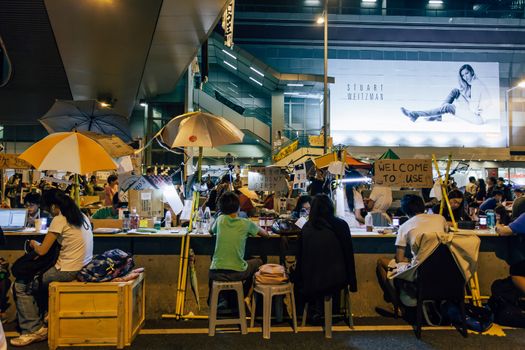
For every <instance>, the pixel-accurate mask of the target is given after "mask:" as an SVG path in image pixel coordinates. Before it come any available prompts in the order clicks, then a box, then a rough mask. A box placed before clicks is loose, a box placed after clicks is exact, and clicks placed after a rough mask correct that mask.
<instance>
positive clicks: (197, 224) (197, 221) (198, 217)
mask: <svg viewBox="0 0 525 350" xmlns="http://www.w3.org/2000/svg"><path fill="white" fill-rule="evenodd" d="M203 216H204V213H203V212H202V209H201V208H199V210H198V211H197V212H196V213H195V218H194V220H193V232H195V233H202V218H203Z"/></svg>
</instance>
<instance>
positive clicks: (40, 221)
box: [35, 219, 42, 232]
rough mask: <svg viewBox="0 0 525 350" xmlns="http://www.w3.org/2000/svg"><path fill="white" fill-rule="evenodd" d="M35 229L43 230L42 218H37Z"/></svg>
mask: <svg viewBox="0 0 525 350" xmlns="http://www.w3.org/2000/svg"><path fill="white" fill-rule="evenodd" d="M35 231H36V232H40V231H42V219H35Z"/></svg>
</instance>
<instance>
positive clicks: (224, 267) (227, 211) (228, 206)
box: [209, 191, 269, 291]
mask: <svg viewBox="0 0 525 350" xmlns="http://www.w3.org/2000/svg"><path fill="white" fill-rule="evenodd" d="M239 206H240V202H239V197H237V195H236V194H235V193H233V192H229V191H228V192H225V193H224V194H223V195H222V196H221V198H220V199H219V210H220V212H221V215H220V216H219V217H218V218H217V220H215V222H214V223H213V226H212V228H211V230H210V231H211V233H212V234H213V235H215V236H216V242H215V251H214V253H213V257H212V260H211V265H210V271H209V279H210V285H211V283H212V281H244V282H245V283H244V285H245V291H246V290H247V289H249V287H250V285H251V281H252V276H253V275H254V273H255V272H256V271H257V270H258V269H259V266H261V265H262V264H263V262H262V261H261V259H259V258H252V259H248V260H244V253H245V249H246V239H247V238H248V237H254V236H261V237H268V236H269V235H268V233H267V232H266V231H265V230H263V229H262V228H260V227H259V226H257V225H256V224H255V223H253V222H252V221H251V220H249V219H244V218H239V217H238V216H237V213H238V211H239Z"/></svg>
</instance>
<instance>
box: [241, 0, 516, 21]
mask: <svg viewBox="0 0 525 350" xmlns="http://www.w3.org/2000/svg"><path fill="white" fill-rule="evenodd" d="M319 3H320V4H322V2H319ZM454 5H455V8H447V5H444V6H443V8H433V7H424V6H420V7H413V8H395V7H389V6H387V7H381V6H380V5H379V4H378V5H376V6H373V5H370V6H345V5H344V4H342V1H339V2H338V4H336V5H335V6H334V5H333V2H332V4H329V6H328V13H329V14H343V15H383V16H431V17H483V18H525V9H524V6H525V2H524V1H521V2H518V3H515V4H514V5H510V4H509V5H508V6H509V8H499V9H491V8H483V7H480V8H478V9H473V8H472V5H471V4H470V6H469V4H467V2H465V3H464V4H463V5H459V1H458V3H456V0H455V1H454ZM461 6H463V7H464V8H463V9H460V8H459V7H461ZM503 6H504V5H500V7H503ZM235 9H236V11H238V12H274V13H275V12H285V13H311V14H320V13H322V12H323V6H322V5H319V6H308V5H288V4H286V5H275V4H262V3H261V2H254V3H250V1H242V2H241V1H239V2H237V3H236V4H235Z"/></svg>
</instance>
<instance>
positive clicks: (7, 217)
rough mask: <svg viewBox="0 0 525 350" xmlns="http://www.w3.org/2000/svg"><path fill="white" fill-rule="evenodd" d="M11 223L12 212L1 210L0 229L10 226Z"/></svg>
mask: <svg viewBox="0 0 525 350" xmlns="http://www.w3.org/2000/svg"><path fill="white" fill-rule="evenodd" d="M10 221H11V212H10V210H9V209H3V210H0V227H7V226H9V222H10Z"/></svg>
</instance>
